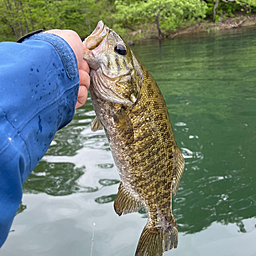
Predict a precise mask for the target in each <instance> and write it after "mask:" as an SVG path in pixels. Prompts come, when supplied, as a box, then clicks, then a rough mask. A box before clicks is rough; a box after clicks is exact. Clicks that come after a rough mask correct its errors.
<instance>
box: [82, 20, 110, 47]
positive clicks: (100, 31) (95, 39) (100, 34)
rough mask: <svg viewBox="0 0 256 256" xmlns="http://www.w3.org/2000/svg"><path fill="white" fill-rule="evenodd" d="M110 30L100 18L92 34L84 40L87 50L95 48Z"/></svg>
mask: <svg viewBox="0 0 256 256" xmlns="http://www.w3.org/2000/svg"><path fill="white" fill-rule="evenodd" d="M108 32H109V28H108V27H107V26H106V25H105V24H104V23H103V21H101V20H100V21H99V22H98V24H97V26H96V28H95V29H94V31H93V32H92V33H91V35H89V36H88V37H87V38H86V39H85V40H84V42H83V44H84V46H85V50H89V51H92V50H95V49H96V48H97V47H98V46H99V45H100V43H101V42H102V41H103V40H104V38H105V37H106V36H107V34H108Z"/></svg>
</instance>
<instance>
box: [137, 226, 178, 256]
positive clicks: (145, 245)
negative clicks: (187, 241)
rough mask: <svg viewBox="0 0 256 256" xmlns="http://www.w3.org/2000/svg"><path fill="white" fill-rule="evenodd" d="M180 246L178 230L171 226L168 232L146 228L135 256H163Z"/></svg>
mask: <svg viewBox="0 0 256 256" xmlns="http://www.w3.org/2000/svg"><path fill="white" fill-rule="evenodd" d="M177 246H178V230H177V228H176V227H175V226H174V225H173V224H171V225H170V226H169V227H168V228H167V229H166V230H163V229H162V228H161V227H159V228H158V227H157V228H156V227H154V228H151V227H148V224H147V225H146V226H145V227H144V229H143V231H142V233H141V236H140V240H139V243H138V246H137V250H136V253H135V256H162V255H163V253H164V252H165V251H169V250H171V249H172V248H173V247H174V248H177Z"/></svg>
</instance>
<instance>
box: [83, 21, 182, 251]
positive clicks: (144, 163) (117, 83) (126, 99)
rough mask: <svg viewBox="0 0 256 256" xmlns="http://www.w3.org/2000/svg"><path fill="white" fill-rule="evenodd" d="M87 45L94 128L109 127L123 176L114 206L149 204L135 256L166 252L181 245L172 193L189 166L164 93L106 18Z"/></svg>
mask: <svg viewBox="0 0 256 256" xmlns="http://www.w3.org/2000/svg"><path fill="white" fill-rule="evenodd" d="M99 38H100V39H99ZM93 42H95V43H93ZM84 45H85V54H84V59H85V60H86V61H87V62H88V64H89V66H90V68H91V73H90V75H91V87H90V92H91V98H92V103H93V107H94V110H95V112H96V116H97V117H96V120H95V121H94V122H93V127H92V130H97V129H99V128H100V127H104V130H105V132H106V136H107V138H108V141H109V144H110V149H111V152H112V155H113V158H114V161H115V164H116V166H117V169H118V171H119V174H120V179H121V181H120V184H119V188H118V193H117V196H116V199H115V202H114V209H115V211H116V213H117V214H118V215H122V214H126V213H129V212H134V211H138V210H139V209H140V208H141V207H142V206H144V207H145V209H146V211H147V215H148V221H147V224H146V226H145V228H144V229H143V231H142V234H141V237H140V240H139V242H138V246H137V250H136V253H135V255H136V256H158V255H159V256H161V255H162V254H163V253H164V251H168V250H170V249H171V248H173V247H174V248H176V247H177V244H178V231H177V225H176V221H175V218H174V216H173V214H172V196H173V195H175V194H176V192H177V189H178V184H179V181H180V178H181V175H182V172H183V169H184V159H183V157H182V155H181V153H180V150H179V148H178V147H177V144H176V141H175V138H174V134H173V130H172V126H171V123H170V119H169V115H168V111H167V107H166V104H165V101H164V98H163V96H162V94H161V92H160V90H159V88H158V86H157V84H156V82H155V80H154V78H153V77H152V76H151V74H150V73H149V72H148V70H147V69H146V68H145V67H144V66H143V64H142V63H141V62H140V61H139V60H138V59H137V58H136V57H135V55H134V54H133V52H132V51H131V49H130V48H129V46H128V45H127V44H126V43H125V42H124V41H123V40H122V39H121V37H120V36H119V35H117V34H116V33H115V32H114V31H113V30H111V29H109V28H108V27H107V26H105V25H104V23H103V22H101V21H100V22H99V23H98V26H97V27H96V29H95V31H94V32H93V33H92V34H91V35H90V36H89V37H87V38H86V39H85V41H84ZM118 49H121V51H120V52H119V51H118Z"/></svg>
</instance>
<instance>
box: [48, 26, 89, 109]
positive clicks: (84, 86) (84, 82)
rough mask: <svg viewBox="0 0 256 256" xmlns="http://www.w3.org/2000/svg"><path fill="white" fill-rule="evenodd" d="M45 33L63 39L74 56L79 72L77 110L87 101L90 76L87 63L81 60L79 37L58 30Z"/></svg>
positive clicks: (81, 50)
mask: <svg viewBox="0 0 256 256" xmlns="http://www.w3.org/2000/svg"><path fill="white" fill-rule="evenodd" d="M45 33H50V34H54V35H57V36H59V37H61V38H63V39H64V40H65V41H66V42H67V43H68V44H69V45H70V47H71V48H72V50H73V51H74V53H75V55H76V59H77V65H78V71H79V80H80V83H79V91H78V98H77V102H76V107H75V108H79V107H81V106H83V105H84V103H85V102H86V100H87V95H88V89H89V87H90V76H89V72H90V69H89V66H88V64H87V62H86V61H85V60H84V59H83V56H84V45H83V43H82V41H81V39H80V37H79V35H78V34H77V33H76V32H75V31H73V30H60V29H52V30H48V31H46V32H45Z"/></svg>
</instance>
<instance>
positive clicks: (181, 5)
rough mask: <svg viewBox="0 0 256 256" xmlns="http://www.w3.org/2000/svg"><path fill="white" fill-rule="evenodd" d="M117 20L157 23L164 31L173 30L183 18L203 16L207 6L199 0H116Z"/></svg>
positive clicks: (134, 22) (130, 22)
mask: <svg viewBox="0 0 256 256" xmlns="http://www.w3.org/2000/svg"><path fill="white" fill-rule="evenodd" d="M115 4H116V8H117V11H118V13H117V16H116V18H117V21H118V22H119V23H123V24H124V25H125V24H128V25H129V26H131V27H132V26H133V25H134V24H136V23H143V22H148V23H154V22H156V24H157V23H159V27H160V29H161V30H163V31H164V32H166V31H168V30H175V29H176V28H177V27H178V26H180V25H182V24H183V22H184V21H185V20H191V19H195V18H197V17H205V13H206V9H207V6H206V4H205V2H203V1H201V0H147V1H143V0H139V1H133V0H116V1H115Z"/></svg>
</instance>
